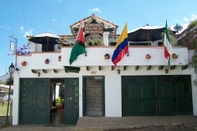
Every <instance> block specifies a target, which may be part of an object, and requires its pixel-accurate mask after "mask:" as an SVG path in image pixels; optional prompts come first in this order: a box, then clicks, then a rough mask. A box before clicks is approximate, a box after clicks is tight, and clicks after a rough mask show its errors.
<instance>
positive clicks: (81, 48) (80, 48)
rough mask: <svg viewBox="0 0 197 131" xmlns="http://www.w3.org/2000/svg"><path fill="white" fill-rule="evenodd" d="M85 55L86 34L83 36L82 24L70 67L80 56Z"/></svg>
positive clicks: (73, 49)
mask: <svg viewBox="0 0 197 131" xmlns="http://www.w3.org/2000/svg"><path fill="white" fill-rule="evenodd" d="M84 53H86V50H85V42H84V34H83V28H82V22H80V27H79V31H78V33H77V37H76V40H75V43H74V45H73V47H72V50H71V53H70V59H69V63H70V65H71V64H72V63H73V62H74V61H75V60H76V59H77V57H78V56H79V55H81V54H84Z"/></svg>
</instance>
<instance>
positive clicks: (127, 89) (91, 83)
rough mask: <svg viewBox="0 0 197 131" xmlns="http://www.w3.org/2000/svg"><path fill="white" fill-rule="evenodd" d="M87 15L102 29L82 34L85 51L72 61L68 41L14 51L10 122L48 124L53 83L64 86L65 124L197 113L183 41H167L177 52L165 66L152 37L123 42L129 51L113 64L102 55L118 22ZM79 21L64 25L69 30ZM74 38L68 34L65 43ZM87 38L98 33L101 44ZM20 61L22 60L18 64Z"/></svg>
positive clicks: (192, 76) (107, 50) (110, 49)
mask: <svg viewBox="0 0 197 131" xmlns="http://www.w3.org/2000/svg"><path fill="white" fill-rule="evenodd" d="M93 20H94V22H95V20H96V22H97V23H102V24H103V25H104V30H103V32H96V33H94V34H91V33H89V34H86V35H85V42H86V51H87V53H86V55H85V54H82V55H80V56H79V57H78V59H77V60H76V61H74V62H73V64H72V66H71V65H70V64H69V56H70V52H71V49H72V46H60V47H59V45H54V51H52V52H43V51H42V45H40V44H37V43H30V45H29V46H30V52H31V53H30V54H29V55H26V56H24V55H21V56H17V57H16V59H17V68H19V69H20V71H15V73H14V101H13V121H12V122H13V125H19V124H51V122H50V121H51V117H52V116H51V110H52V108H53V107H52V103H53V101H54V93H55V91H54V89H55V87H56V84H57V83H58V84H60V85H63V86H62V87H63V89H64V90H63V95H62V96H61V97H62V98H63V99H64V109H63V110H64V113H63V114H64V123H65V124H76V122H77V120H78V118H79V117H86V116H90V117H91V116H93V117H96V116H98V117H100V116H103V117H124V116H147V115H149V116H150V115H151V116H161V115H195V116H196V115H197V95H196V94H197V88H196V87H195V86H194V85H193V84H192V81H194V80H195V74H194V71H193V69H190V68H189V67H188V66H187V60H188V58H189V57H190V56H191V51H189V50H188V49H187V47H179V46H174V47H173V49H174V52H175V53H176V55H178V57H177V58H176V59H173V58H171V62H170V65H171V66H170V68H169V70H168V71H166V68H167V67H168V63H167V62H166V61H165V59H164V57H163V46H157V44H155V42H154V43H152V46H129V53H128V54H127V55H125V56H124V57H123V59H122V60H121V61H120V62H119V63H118V65H117V67H114V65H113V63H112V61H111V59H105V58H104V55H105V54H106V53H108V54H109V55H110V56H112V54H113V51H114V46H111V43H115V42H116V41H117V39H118V37H119V35H117V34H116V29H117V27H118V26H116V25H115V24H113V23H110V22H108V21H106V20H104V19H102V18H100V17H97V16H94V18H92V16H90V17H87V18H85V19H84V21H83V22H84V24H83V26H85V22H86V24H87V23H91V22H92V21H93ZM79 24H80V23H79V22H77V23H75V24H73V25H71V26H70V27H71V32H72V33H73V34H74V35H75V34H76V32H77V30H76V31H75V30H74V29H75V28H76V27H78V25H79ZM72 29H73V30H72ZM74 39H75V37H74V36H70V39H69V41H70V43H74ZM89 39H92V40H94V41H96V40H97V39H101V40H102V41H103V43H104V44H105V46H89V42H88V40H89ZM158 42H159V41H158ZM155 45H156V46H155ZM147 54H149V55H150V56H151V58H150V59H147V58H146V55H147ZM59 56H61V61H58V57H59ZM46 59H48V60H49V63H48V64H46V63H45V60H46ZM24 61H26V63H27V64H26V65H25V66H22V64H21V63H22V62H24Z"/></svg>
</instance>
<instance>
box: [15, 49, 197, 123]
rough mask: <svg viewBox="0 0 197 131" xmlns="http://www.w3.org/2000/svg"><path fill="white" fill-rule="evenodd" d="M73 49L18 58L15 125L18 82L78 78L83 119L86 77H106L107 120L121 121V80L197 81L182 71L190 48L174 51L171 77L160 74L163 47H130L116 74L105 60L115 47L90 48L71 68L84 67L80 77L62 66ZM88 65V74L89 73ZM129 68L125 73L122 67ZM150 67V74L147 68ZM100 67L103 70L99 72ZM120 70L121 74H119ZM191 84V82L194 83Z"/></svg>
mask: <svg viewBox="0 0 197 131" xmlns="http://www.w3.org/2000/svg"><path fill="white" fill-rule="evenodd" d="M70 50H71V48H70V47H65V48H62V49H61V52H59V53H58V52H56V53H54V52H47V53H33V54H31V55H30V56H18V57H17V67H18V68H19V69H20V71H18V72H17V71H16V72H15V73H14V78H15V81H14V101H13V125H18V123H19V120H18V119H19V78H73V77H74V78H79V116H80V117H83V99H82V98H83V96H82V95H83V92H82V88H83V76H105V77H104V78H105V116H106V117H121V116H122V96H121V94H122V93H121V76H134V75H191V76H192V81H193V80H195V79H196V75H194V73H193V70H192V69H190V68H187V69H186V70H182V69H181V66H182V65H185V64H186V63H187V61H186V60H187V59H188V54H191V53H188V51H187V48H179V47H176V48H174V52H175V53H176V54H177V55H178V58H177V59H172V60H171V65H176V68H175V69H174V70H170V71H169V73H168V74H166V73H165V71H164V69H163V70H158V66H160V65H165V66H167V62H166V61H165V60H164V58H163V47H130V48H129V56H125V57H124V58H123V59H122V60H121V61H120V62H119V63H118V66H117V67H116V68H114V70H112V69H111V67H112V66H113V63H112V62H111V60H110V59H109V60H105V59H104V54H105V53H109V54H110V55H112V54H113V50H114V47H91V48H87V56H84V54H82V55H80V56H79V57H78V59H77V60H76V61H75V62H74V63H73V65H72V66H78V67H81V70H80V72H79V73H66V72H65V71H64V67H63V66H70V65H69V63H68V60H69V56H70ZM146 54H150V55H151V59H149V60H147V59H145V55H146ZM59 55H61V56H62V61H61V62H59V61H58V60H57V58H58V56H59ZM46 58H48V59H49V60H50V63H49V64H45V63H44V60H45V59H46ZM22 61H27V66H22V65H21V62H22ZM86 65H88V66H89V70H86ZM124 65H126V66H127V67H126V70H124V69H123V66H124ZM136 65H139V69H138V70H135V66H136ZM148 65H151V70H147V69H146V67H147V66H148ZM98 66H101V70H99V68H98ZM31 69H34V70H37V71H40V72H41V76H40V77H38V75H37V74H35V73H32V72H31ZM42 69H47V71H48V72H47V73H43V72H42ZM53 69H57V70H58V73H54V72H53ZM117 69H120V70H121V72H120V74H117ZM192 81H191V82H192ZM196 94H197V87H195V86H192V97H193V99H192V100H193V115H197V95H196Z"/></svg>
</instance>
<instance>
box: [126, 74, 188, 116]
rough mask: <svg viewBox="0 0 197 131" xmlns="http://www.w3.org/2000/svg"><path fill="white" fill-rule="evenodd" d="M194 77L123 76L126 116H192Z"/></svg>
mask: <svg viewBox="0 0 197 131" xmlns="http://www.w3.org/2000/svg"><path fill="white" fill-rule="evenodd" d="M190 83H191V79H190V76H132V77H131V76H123V77H122V114H123V116H139V115H142V116H154V115H175V114H192V99H191V98H192V97H191V84H190Z"/></svg>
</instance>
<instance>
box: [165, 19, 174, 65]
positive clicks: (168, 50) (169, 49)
mask: <svg viewBox="0 0 197 131" xmlns="http://www.w3.org/2000/svg"><path fill="white" fill-rule="evenodd" d="M167 27H168V26H167V21H166V28H165V30H164V58H165V60H166V61H168V66H170V55H171V54H172V53H173V49H172V44H171V43H170V37H169V34H168V28H167Z"/></svg>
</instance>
